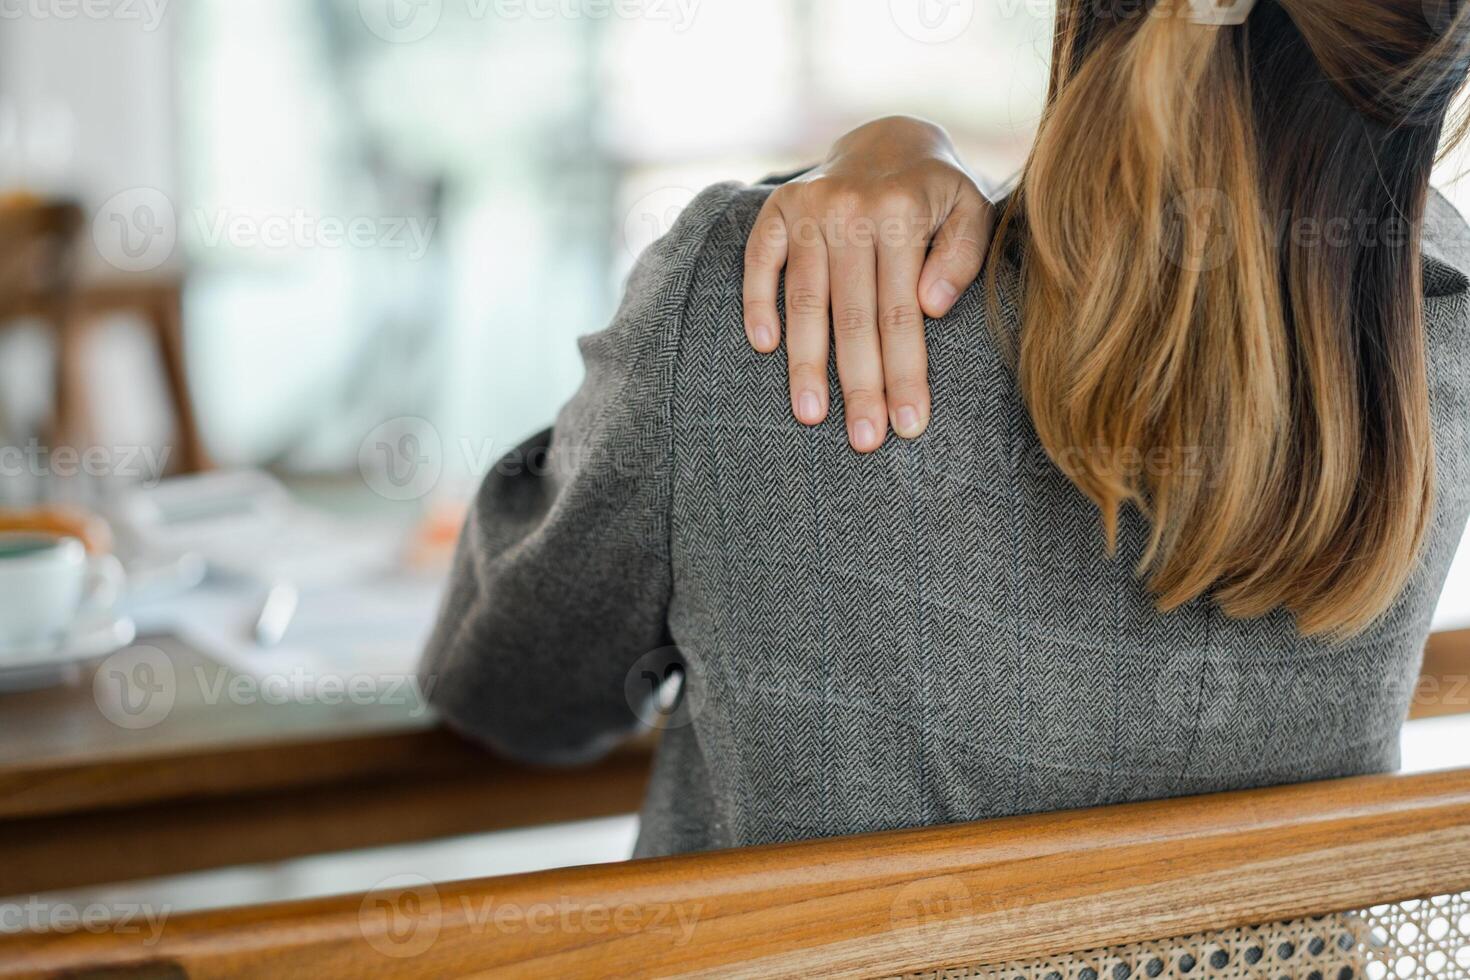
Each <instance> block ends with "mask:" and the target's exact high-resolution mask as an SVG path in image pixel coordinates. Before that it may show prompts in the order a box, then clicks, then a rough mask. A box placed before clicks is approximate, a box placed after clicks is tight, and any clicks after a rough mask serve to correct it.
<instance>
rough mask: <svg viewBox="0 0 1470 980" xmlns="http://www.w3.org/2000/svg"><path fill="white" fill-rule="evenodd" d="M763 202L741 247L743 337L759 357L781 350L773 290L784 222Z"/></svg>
mask: <svg viewBox="0 0 1470 980" xmlns="http://www.w3.org/2000/svg"><path fill="white" fill-rule="evenodd" d="M774 200H775V198H774V197H769V198H766V203H765V205H764V206H763V207H762V208H761V212H760V215H759V216H757V218H756V220H755V227H754V228H752V229H751V231H750V240H749V241H747V242H746V243H745V286H744V298H745V336H746V337H747V338H748V339H749V340H750V344H751V346H752V347H754V348H755V349H756V350H758V351H760V352H761V353H762V354H769V353H771V352H772V351H774V350H775V349H776V348H778V347H780V346H781V328H780V323H781V320H780V317H779V316H778V315H777V314H776V290H777V287H778V286H779V284H780V281H781V268H782V267H783V266H785V265H786V248H787V243H786V239H787V233H786V220H785V218H784V217H783V216H782V214H781V209H780V208H779V207H777V206H776V205H774V204H773V203H772V202H773V201H774Z"/></svg>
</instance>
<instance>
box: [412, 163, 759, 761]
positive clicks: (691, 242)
mask: <svg viewBox="0 0 1470 980" xmlns="http://www.w3.org/2000/svg"><path fill="white" fill-rule="evenodd" d="M739 192H740V185H738V184H722V185H717V186H715V187H712V188H710V189H709V190H706V191H705V192H704V193H702V194H700V195H699V196H698V197H696V198H695V200H694V201H693V203H691V204H690V205H689V206H688V207H687V208H686V209H685V210H684V212H683V213H682V215H681V216H680V218H679V220H678V221H677V222H676V223H675V225H674V228H673V230H672V231H670V232H669V233H668V234H667V235H665V236H664V237H663V238H661V239H659V240H658V241H657V242H656V243H654V244H653V245H652V246H650V247H649V249H648V250H647V251H646V252H645V253H644V254H643V256H642V257H641V258H640V259H639V261H638V263H637V265H636V266H635V268H634V270H633V273H632V275H631V276H630V278H629V282H628V287H627V292H626V295H625V296H624V299H623V302H622V304H621V306H620V307H619V309H618V312H617V315H616V317H615V318H614V320H613V322H612V325H611V326H609V327H608V328H607V329H606V330H604V331H603V332H601V333H598V334H594V335H592V336H590V337H585V338H583V339H582V341H581V342H580V346H581V352H582V358H583V360H584V362H585V365H586V377H585V379H584V381H583V383H582V386H581V388H580V390H579V391H578V392H577V394H576V395H575V396H574V397H573V398H572V400H571V401H570V402H569V403H567V405H566V406H565V407H564V408H563V409H562V410H561V412H560V413H559V415H558V416H557V419H556V424H555V426H554V428H552V429H550V430H548V431H546V432H542V433H540V434H539V435H536V436H533V437H532V438H531V439H529V440H527V441H526V442H525V443H523V444H522V445H521V446H519V447H518V448H517V449H516V450H514V451H513V452H511V453H509V454H508V455H507V456H505V457H504V458H502V459H501V460H500V461H499V462H498V463H497V464H496V465H495V466H494V467H493V468H492V470H491V471H490V473H489V474H488V475H487V476H486V477H485V479H484V482H483V484H482V485H481V487H480V489H479V493H478V495H477V497H476V499H475V501H474V503H473V505H472V508H471V511H470V514H469V517H468V519H467V521H466V523H465V526H464V529H463V531H462V532H461V536H460V541H459V546H458V550H457V552H456V555H455V558H454V564H453V569H452V571H451V575H450V581H449V585H448V589H447V592H446V594H445V597H444V600H443V603H442V606H441V608H440V612H439V618H438V622H437V624H436V625H435V627H434V630H433V633H432V634H431V637H430V640H429V643H428V647H427V649H426V651H425V653H424V655H423V659H422V661H421V664H420V668H419V672H420V681H421V683H422V684H423V685H424V690H425V691H426V692H427V693H428V696H429V700H430V702H431V703H432V704H433V705H435V706H436V708H437V709H438V710H439V712H440V714H441V715H442V717H443V718H444V719H445V720H446V721H447V722H448V723H449V724H450V726H451V727H453V728H455V729H457V730H459V731H460V732H462V733H464V734H466V735H468V736H470V737H472V738H475V739H477V740H479V741H482V742H485V743H488V744H489V745H491V746H493V747H495V748H496V749H497V750H499V751H501V752H503V753H505V754H507V755H510V756H513V757H516V758H519V759H523V760H525V761H530V762H539V763H550V764H565V763H576V762H581V761H586V760H588V759H591V758H595V757H596V756H597V755H599V754H601V753H603V752H605V751H607V750H608V749H610V748H612V747H613V746H614V745H616V744H617V743H618V742H619V741H620V740H621V739H623V738H624V737H626V736H627V735H629V734H631V733H632V732H634V731H635V730H636V729H637V728H638V716H637V714H636V713H635V706H634V705H632V704H630V703H629V699H628V696H627V695H625V693H624V692H625V682H626V680H627V678H628V675H629V672H630V670H632V669H633V668H634V666H635V665H636V664H637V663H638V662H639V660H640V658H641V657H643V656H644V655H645V654H650V653H653V652H654V651H657V650H660V649H661V648H663V647H665V646H667V645H668V644H669V643H670V642H671V641H670V640H669V638H668V627H667V613H668V606H669V600H670V595H671V593H672V589H673V581H672V574H671V570H670V568H671V562H670V543H669V512H670V498H671V493H672V490H671V484H672V472H671V471H672V466H673V459H672V441H673V426H672V418H671V402H672V393H673V384H674V370H675V362H676V358H677V354H678V346H679V338H680V335H681V331H682V329H683V321H684V319H685V318H686V317H687V316H688V315H689V310H688V309H687V308H686V307H687V297H688V295H689V290H690V285H691V283H692V282H693V280H694V276H695V274H696V272H697V269H698V266H699V261H700V256H701V254H702V252H703V249H704V245H705V241H706V239H707V238H708V237H709V234H710V231H711V229H712V228H713V227H714V225H715V222H717V221H718V220H720V218H721V216H722V215H723V214H724V213H725V212H726V210H727V209H728V206H729V204H730V202H731V201H732V200H733V199H734V197H735V195H736V194H738V193H739Z"/></svg>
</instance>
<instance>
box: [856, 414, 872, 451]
mask: <svg viewBox="0 0 1470 980" xmlns="http://www.w3.org/2000/svg"><path fill="white" fill-rule="evenodd" d="M852 444H853V445H854V446H856V447H857V448H858V449H877V448H878V430H877V429H875V428H873V423H872V422H869V421H868V420H867V419H858V420H857V421H856V422H854V423H853V424H852Z"/></svg>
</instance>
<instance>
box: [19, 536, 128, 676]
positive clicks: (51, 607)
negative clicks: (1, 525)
mask: <svg viewBox="0 0 1470 980" xmlns="http://www.w3.org/2000/svg"><path fill="white" fill-rule="evenodd" d="M122 585H123V570H122V565H121V564H119V563H118V561H117V559H116V558H113V557H112V556H110V555H104V556H100V557H96V558H89V557H88V556H87V549H86V546H84V545H83V544H82V542H81V541H80V540H78V539H77V538H71V537H63V536H59V535H54V534H45V533H42V532H33V531H18V532H12V533H6V534H0V664H3V663H4V660H5V654H6V650H7V649H21V648H27V647H35V646H37V645H40V644H45V643H55V642H59V641H60V639H61V638H62V637H63V636H64V634H65V633H66V632H67V631H68V630H69V629H71V627H72V626H73V625H74V624H75V623H76V621H77V620H78V619H79V618H80V617H82V616H86V615H96V614H99V613H103V612H106V611H107V610H109V609H111V608H112V606H113V605H114V604H116V602H117V600H118V597H119V595H120V593H121V592H122Z"/></svg>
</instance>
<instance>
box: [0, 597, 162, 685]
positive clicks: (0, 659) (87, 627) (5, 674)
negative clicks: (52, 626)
mask: <svg viewBox="0 0 1470 980" xmlns="http://www.w3.org/2000/svg"><path fill="white" fill-rule="evenodd" d="M137 634H138V631H137V628H136V627H135V626H134V625H133V621H132V620H131V619H129V618H127V617H126V616H115V615H111V614H109V615H105V616H95V617H89V618H88V619H85V620H83V621H82V622H80V623H77V624H76V625H75V626H73V627H72V628H71V630H69V631H68V632H66V633H65V634H63V635H61V636H59V637H57V638H56V639H54V640H51V641H49V642H43V643H34V644H29V645H24V646H18V647H17V646H0V691H28V690H34V689H35V688H37V687H45V686H46V685H47V684H51V683H56V682H58V681H60V680H64V679H65V678H66V676H67V674H68V668H70V667H72V666H74V665H76V664H79V663H82V662H84V661H87V660H96V659H98V658H100V657H105V656H107V655H108V654H110V653H115V652H116V651H118V650H121V649H122V648H123V647H125V646H127V645H128V644H129V643H132V642H133V640H134V638H135V637H136V636H137Z"/></svg>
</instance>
